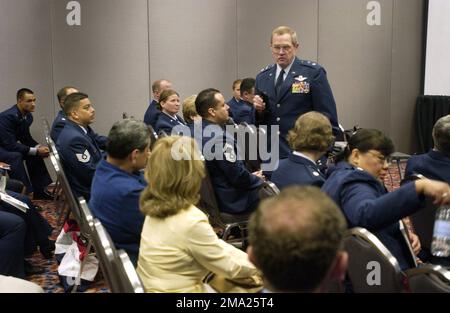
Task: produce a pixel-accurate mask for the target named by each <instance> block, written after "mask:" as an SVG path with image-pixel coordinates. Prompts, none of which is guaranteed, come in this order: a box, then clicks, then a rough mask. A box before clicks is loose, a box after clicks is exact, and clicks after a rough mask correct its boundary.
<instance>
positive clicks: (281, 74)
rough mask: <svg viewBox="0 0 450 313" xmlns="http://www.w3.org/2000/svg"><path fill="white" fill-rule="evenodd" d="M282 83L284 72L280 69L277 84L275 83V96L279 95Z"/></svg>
mask: <svg viewBox="0 0 450 313" xmlns="http://www.w3.org/2000/svg"><path fill="white" fill-rule="evenodd" d="M283 81H284V70H283V69H282V70H281V72H280V74H279V75H278V78H277V82H276V83H275V92H276V94H277V96H278V95H279V93H280V90H281V86H282V85H283Z"/></svg>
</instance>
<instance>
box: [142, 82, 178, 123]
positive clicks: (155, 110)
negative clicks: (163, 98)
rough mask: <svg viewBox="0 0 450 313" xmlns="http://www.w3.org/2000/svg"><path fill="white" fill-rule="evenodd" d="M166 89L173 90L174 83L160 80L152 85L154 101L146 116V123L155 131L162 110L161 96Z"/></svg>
mask: <svg viewBox="0 0 450 313" xmlns="http://www.w3.org/2000/svg"><path fill="white" fill-rule="evenodd" d="M166 89H172V83H171V82H170V81H168V80H166V79H160V80H157V81H155V82H154V83H153V84H152V92H153V100H152V102H150V105H149V106H148V108H147V110H146V111H145V114H144V123H145V124H147V125H150V126H152V127H153V129H155V126H156V121H157V120H158V117H159V114H161V109H160V107H159V96H160V95H161V93H162V92H163V91H164V90H166Z"/></svg>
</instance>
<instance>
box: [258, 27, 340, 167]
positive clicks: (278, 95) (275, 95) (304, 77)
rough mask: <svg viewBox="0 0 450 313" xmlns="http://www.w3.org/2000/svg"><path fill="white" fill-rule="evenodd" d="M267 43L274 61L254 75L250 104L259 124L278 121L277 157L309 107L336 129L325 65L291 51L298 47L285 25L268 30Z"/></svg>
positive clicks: (284, 152)
mask: <svg viewBox="0 0 450 313" xmlns="http://www.w3.org/2000/svg"><path fill="white" fill-rule="evenodd" d="M270 47H271V49H272V55H273V57H274V59H275V64H273V65H269V66H267V67H266V68H265V69H263V70H262V71H261V73H259V74H258V75H257V76H256V86H255V87H256V93H257V94H259V95H258V96H255V97H254V100H253V105H254V106H255V109H256V111H257V112H258V118H259V121H260V124H261V125H268V126H270V125H279V135H280V136H279V141H280V144H279V146H280V159H283V158H286V157H287V156H288V155H289V151H290V149H289V144H288V142H287V140H286V136H287V134H288V132H289V130H291V129H292V128H293V127H294V124H295V121H296V120H297V118H298V117H299V116H300V115H302V114H304V113H306V112H309V111H318V112H320V113H322V114H324V115H325V116H327V117H328V118H329V119H330V122H331V125H332V126H333V133H334V134H335V135H337V134H338V133H339V124H338V117H337V112H336V103H335V102H334V98H333V93H332V91H331V88H330V85H329V84H328V80H327V76H326V72H325V69H324V68H323V67H321V66H320V65H319V64H317V63H315V62H311V61H304V60H300V59H298V58H297V57H296V55H295V54H296V52H297V50H298V48H299V44H298V41H297V34H296V32H295V31H293V30H292V29H291V28H289V27H287V26H280V27H277V28H276V29H274V30H273V32H272V37H271V41H270ZM263 98H265V99H266V101H268V103H265V102H264V100H263ZM269 130H270V127H269Z"/></svg>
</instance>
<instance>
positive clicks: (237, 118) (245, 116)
mask: <svg viewBox="0 0 450 313" xmlns="http://www.w3.org/2000/svg"><path fill="white" fill-rule="evenodd" d="M230 111H233V119H234V122H235V123H236V124H240V123H242V122H246V123H247V124H249V125H255V124H256V120H255V107H254V106H253V104H252V103H248V102H247V101H244V100H240V101H239V102H238V103H237V105H236V106H234V108H233V109H231V107H230Z"/></svg>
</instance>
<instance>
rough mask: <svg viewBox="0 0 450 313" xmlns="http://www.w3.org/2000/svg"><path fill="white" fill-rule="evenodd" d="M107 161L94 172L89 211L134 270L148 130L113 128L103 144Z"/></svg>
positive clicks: (129, 125) (131, 124) (131, 125)
mask: <svg viewBox="0 0 450 313" xmlns="http://www.w3.org/2000/svg"><path fill="white" fill-rule="evenodd" d="M106 152H107V157H106V160H101V161H100V163H99V164H98V167H97V170H96V171H95V175H94V179H93V181H92V188H91V200H90V201H89V207H90V208H91V209H92V213H93V214H94V216H95V217H97V218H98V219H99V220H100V221H101V222H102V224H103V226H105V228H106V230H107V231H108V233H109V234H110V235H111V239H112V240H113V242H114V244H115V246H116V248H118V249H124V250H125V251H126V252H127V253H128V256H129V257H130V259H131V262H133V264H134V265H135V266H136V264H137V258H138V255H139V245H140V240H141V231H142V225H143V223H144V215H143V214H142V213H141V211H140V210H139V197H140V194H141V191H142V190H144V188H145V187H146V186H147V182H146V181H145V179H144V175H143V174H142V173H141V172H140V170H142V169H143V168H145V166H146V164H147V159H148V156H149V154H150V132H149V129H148V127H147V126H146V125H145V124H144V123H142V122H138V121H135V120H131V119H125V120H121V121H119V122H117V123H115V124H114V126H113V127H112V128H111V131H110V132H109V135H108V142H107V144H106Z"/></svg>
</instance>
